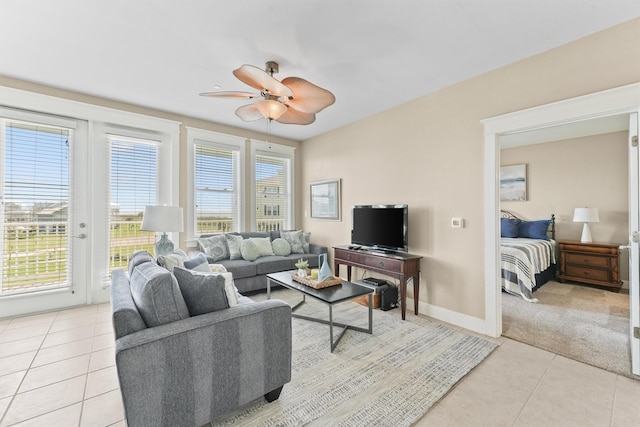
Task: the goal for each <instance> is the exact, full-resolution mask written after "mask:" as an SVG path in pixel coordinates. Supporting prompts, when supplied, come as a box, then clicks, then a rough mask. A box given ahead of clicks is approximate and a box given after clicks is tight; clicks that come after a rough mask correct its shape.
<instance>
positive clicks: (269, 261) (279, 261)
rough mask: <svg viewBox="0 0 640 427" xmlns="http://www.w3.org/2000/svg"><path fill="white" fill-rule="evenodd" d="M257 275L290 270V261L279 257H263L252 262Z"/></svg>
mask: <svg viewBox="0 0 640 427" xmlns="http://www.w3.org/2000/svg"><path fill="white" fill-rule="evenodd" d="M253 263H254V264H255V265H256V268H257V272H258V274H269V273H276V272H278V271H285V270H291V260H289V259H288V258H285V257H280V256H275V255H274V256H263V257H260V258H258V259H257V260H255V261H254V262H253Z"/></svg>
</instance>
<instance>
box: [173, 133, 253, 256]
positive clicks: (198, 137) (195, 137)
mask: <svg viewBox="0 0 640 427" xmlns="http://www.w3.org/2000/svg"><path fill="white" fill-rule="evenodd" d="M186 129H187V167H186V170H187V205H186V208H185V212H186V215H187V221H186V232H187V242H186V245H187V247H195V246H196V241H197V239H198V238H199V237H200V236H199V234H198V233H197V232H196V223H195V217H196V205H195V200H196V197H195V191H196V188H195V187H196V186H195V173H196V165H195V150H196V145H206V146H209V147H211V148H218V149H229V150H233V151H238V153H239V161H238V171H237V177H238V206H237V209H238V212H237V217H238V230H237V231H244V228H245V227H244V224H245V218H246V216H245V209H244V206H245V203H244V200H245V197H246V186H245V178H244V174H245V152H246V150H245V146H246V139H245V138H242V137H238V136H233V135H227V134H223V133H220V132H214V131H209V130H204V129H198V128H193V127H186Z"/></svg>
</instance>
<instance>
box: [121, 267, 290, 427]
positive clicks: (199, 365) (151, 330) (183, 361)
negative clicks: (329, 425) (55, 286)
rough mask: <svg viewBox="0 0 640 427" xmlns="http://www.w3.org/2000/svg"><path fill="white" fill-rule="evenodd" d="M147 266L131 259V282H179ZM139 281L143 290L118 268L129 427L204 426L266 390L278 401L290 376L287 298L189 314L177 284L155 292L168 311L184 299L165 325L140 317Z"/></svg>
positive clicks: (123, 383) (123, 387)
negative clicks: (140, 268)
mask: <svg viewBox="0 0 640 427" xmlns="http://www.w3.org/2000/svg"><path fill="white" fill-rule="evenodd" d="M154 264H155V263H154ZM145 267H147V268H145V271H144V272H143V273H144V274H136V272H135V271H133V270H134V269H135V268H137V267H136V266H135V265H133V266H132V265H131V263H130V270H131V272H132V273H133V274H132V275H131V276H132V279H131V280H132V281H147V284H154V283H157V282H158V281H162V280H165V281H167V280H168V281H175V277H174V276H173V275H172V274H171V273H170V272H168V271H167V270H164V269H163V268H162V267H159V266H157V265H154V266H148V265H147V266H145ZM156 267H157V269H156ZM158 269H160V270H158ZM174 283H175V282H174ZM138 285H139V284H138ZM132 287H134V290H133V292H134V293H136V292H137V290H136V289H135V286H131V284H130V278H129V277H128V276H127V273H126V272H125V271H123V270H115V271H114V272H113V275H112V288H111V304H112V310H113V324H114V329H115V337H116V344H115V352H116V367H117V371H118V379H119V382H120V391H121V393H122V399H123V404H124V409H125V416H126V420H127V424H128V426H129V427H135V426H151V425H153V426H172V427H175V426H201V425H204V424H206V423H208V422H210V421H212V420H215V419H216V418H218V417H220V416H222V415H224V414H226V413H228V412H230V411H232V410H234V409H236V408H238V407H240V406H242V405H244V404H247V403H249V402H251V401H253V400H256V399H258V398H260V397H262V396H264V397H265V398H266V399H267V401H269V402H271V401H273V400H275V399H277V398H278V397H279V395H280V391H281V390H282V387H283V385H284V384H285V383H287V382H289V381H290V380H291V307H290V306H289V305H287V304H286V303H284V302H282V301H278V300H269V301H264V302H252V301H250V300H249V299H248V298H247V299H244V301H243V303H241V304H240V305H238V306H235V307H231V308H227V309H223V310H219V311H215V312H211V313H207V314H202V315H199V316H193V317H189V315H188V311H186V314H185V311H184V310H183V309H181V308H180V304H179V299H180V296H179V295H178V294H179V288H178V291H177V293H176V292H175V289H173V288H172V287H171V286H170V287H169V289H173V291H171V292H170V294H166V293H165V295H161V293H159V292H158V291H156V292H155V293H154V295H153V298H151V300H153V301H154V302H153V304H158V302H159V301H160V300H161V299H163V298H164V300H165V303H163V304H162V309H164V308H166V306H167V305H171V304H167V303H166V301H168V300H176V301H178V305H177V306H178V309H177V310H173V314H171V315H172V316H177V317H178V319H177V320H174V321H168V322H167V321H166V320H167V317H166V316H165V317H164V318H162V316H160V317H158V319H160V320H161V321H163V322H165V323H164V324H159V325H154V326H148V325H147V323H154V322H151V321H149V320H148V316H147V315H146V314H147V312H145V316H143V315H141V311H144V310H140V309H139V307H138V305H140V301H139V298H134V297H133V295H132ZM138 288H139V286H138ZM167 297H168V298H169V299H167ZM136 302H137V303H138V305H136ZM145 310H149V307H146V308H145ZM144 319H147V322H146V323H145V320H144ZM163 319H164V320H163Z"/></svg>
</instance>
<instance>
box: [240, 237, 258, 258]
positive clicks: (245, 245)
mask: <svg viewBox="0 0 640 427" xmlns="http://www.w3.org/2000/svg"><path fill="white" fill-rule="evenodd" d="M240 253H241V254H242V259H244V260H246V261H255V260H257V259H258V258H260V251H259V250H258V245H256V242H255V241H253V240H252V239H247V240H244V241H243V242H242V244H241V245H240Z"/></svg>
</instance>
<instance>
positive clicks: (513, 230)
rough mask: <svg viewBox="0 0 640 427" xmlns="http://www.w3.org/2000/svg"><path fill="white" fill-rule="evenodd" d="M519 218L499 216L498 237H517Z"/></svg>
mask: <svg viewBox="0 0 640 427" xmlns="http://www.w3.org/2000/svg"><path fill="white" fill-rule="evenodd" d="M519 224H520V220H519V219H511V218H500V237H518V225H519Z"/></svg>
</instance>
